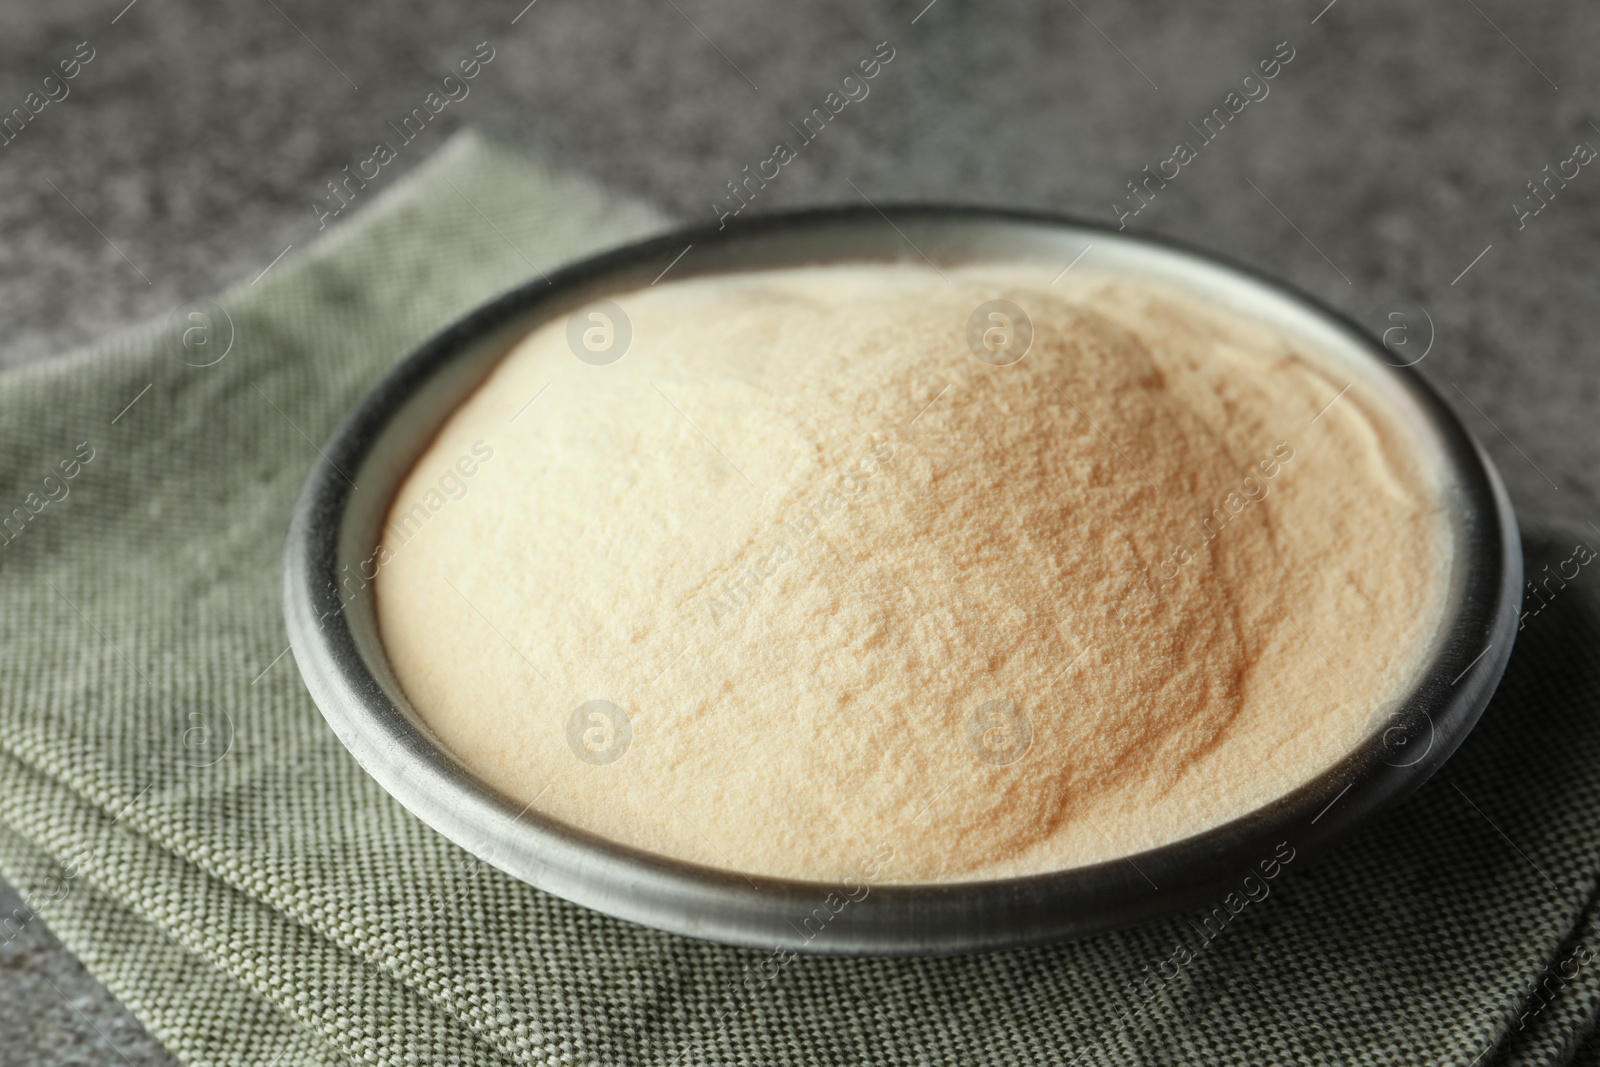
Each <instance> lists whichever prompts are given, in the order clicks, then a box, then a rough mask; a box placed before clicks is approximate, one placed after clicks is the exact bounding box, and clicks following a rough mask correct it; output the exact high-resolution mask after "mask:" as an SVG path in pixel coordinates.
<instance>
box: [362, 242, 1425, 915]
mask: <svg viewBox="0 0 1600 1067" xmlns="http://www.w3.org/2000/svg"><path fill="white" fill-rule="evenodd" d="M1050 274H1051V272H1050V271H1042V272H1041V271H1035V270H1032V269H1029V268H1025V267H1020V266H1000V265H995V266H972V267H967V268H963V269H960V270H950V269H946V270H945V271H944V272H943V274H939V273H935V272H934V271H932V270H929V269H928V268H926V267H920V266H909V265H888V264H885V265H858V266H832V267H815V268H805V269H794V270H784V271H773V272H751V273H743V274H733V275H724V276H714V277H704V278H695V279H690V280H686V281H683V282H678V283H669V282H665V281H664V282H662V283H661V284H658V285H655V286H653V287H651V288H647V289H644V290H640V291H637V292H631V293H626V294H622V295H617V296H614V297H612V298H611V301H612V304H611V305H610V306H606V307H601V308H600V309H599V310H597V311H596V310H593V309H578V310H577V311H576V312H575V313H574V315H573V317H572V319H571V320H569V319H568V318H566V317H563V318H561V319H559V320H557V321H553V322H550V323H547V324H546V325H544V326H542V327H540V328H539V329H537V330H535V331H534V332H533V333H532V334H530V335H529V336H528V337H527V338H526V339H524V340H523V341H522V342H521V343H520V344H518V345H517V346H516V347H515V348H514V349H513V350H512V352H511V353H510V354H509V355H508V356H507V357H506V358H505V359H504V360H503V361H502V362H501V364H500V365H499V366H498V367H497V368H496V369H495V371H494V372H493V373H492V374H491V375H490V377H489V378H488V379H487V381H486V382H485V383H484V384H483V385H482V386H481V387H480V388H479V389H478V390H477V391H476V392H475V393H474V394H473V395H472V396H471V398H470V399H469V400H468V401H467V402H466V403H464V404H463V405H462V406H461V408H460V409H459V410H458V411H457V412H456V413H455V414H454V415H453V416H452V418H451V419H450V420H449V421H448V422H447V423H446V424H445V426H444V428H443V429H442V430H441V432H440V433H439V434H438V436H437V438H436V439H435V441H434V442H433V444H432V446H431V447H430V448H429V450H428V451H427V452H426V453H425V454H424V455H423V457H422V458H421V460H420V461H419V462H418V463H417V465H416V467H415V469H414V470H413V471H412V472H411V473H410V475H409V476H408V478H407V479H406V481H405V482H404V483H403V485H402V487H401V489H400V491H399V492H398V494H397V495H396V498H395V501H394V504H393V507H392V510H391V512H390V515H389V522H388V524H387V526H386V528H385V531H384V536H383V541H382V543H381V544H380V545H379V546H377V551H376V553H375V554H374V566H375V567H376V569H377V578H376V597H377V608H378V619H379V623H380V627H381V631H382V634H383V640H384V642H385V646H386V649H387V652H388V654H389V657H390V659H391V660H392V662H393V666H394V669H395V672H396V674H397V677H398V679H399V681H400V683H401V685H402V687H403V688H404V690H405V692H406V694H407V696H408V697H409V698H410V700H411V701H412V703H413V705H414V706H415V708H416V709H417V711H418V713H419V714H420V715H421V717H422V718H423V720H424V721H425V722H426V723H427V725H428V726H429V727H430V728H431V729H432V730H433V732H434V733H435V734H436V736H437V737H438V738H439V740H440V741H441V742H442V743H443V744H444V745H445V746H446V747H448V748H449V749H450V750H451V751H453V752H454V753H455V754H456V755H457V757H458V758H459V759H461V760H462V761H463V762H464V763H465V764H466V765H467V766H468V767H470V768H472V769H473V770H474V772H475V773H477V774H478V775H479V776H481V777H482V778H483V779H484V780H485V781H487V782H488V783H490V784H491V785H493V786H494V787H496V788H498V789H499V790H501V791H503V792H504V793H505V794H507V795H508V796H509V797H510V798H511V799H512V800H514V801H515V802H516V803H517V804H518V805H519V806H520V805H523V804H528V805H531V807H532V808H533V809H534V810H537V811H539V812H541V813H543V814H545V815H547V816H550V817H553V818H556V819H559V820H562V821H564V822H566V823H569V824H572V825H574V826H578V827H581V828H584V829H586V830H590V831H592V832H595V833H598V834H600V835H603V836H605V837H608V838H611V839H614V840H616V841H619V842H623V843H625V844H628V845H632V846H635V847H638V848H642V849H646V850H650V851H653V852H657V853H661V854H665V855H669V856H673V857H677V858H680V859H684V860H688V861H691V862H696V863H701V864H705V865H709V866H713V867H722V868H730V869H733V870H737V871H741V872H747V873H751V874H763V875H773V876H782V877H791V878H800V879H806V880H812V881H835V880H837V879H840V878H843V877H846V876H849V875H850V874H852V873H853V872H856V873H859V872H860V871H861V870H862V868H863V867H864V866H869V865H870V866H871V867H872V872H873V873H872V877H873V880H874V881H879V882H898V883H909V882H927V881H953V880H968V879H981V878H993V877H1004V876H1012V875H1018V874H1028V873H1038V872H1042V871H1047V870H1055V869H1060V868H1064V867H1069V866H1075V865H1078V864H1083V863H1090V862H1097V861H1101V860H1106V859H1111V858H1115V857H1118V856H1124V855H1129V854H1132V853H1136V852H1138V851H1141V850H1144V849H1148V848H1152V847H1155V846H1158V845H1162V844H1165V843H1168V842H1171V841H1174V840H1177V839H1180V838H1182V837H1185V836H1188V835H1190V834H1193V833H1196V832H1198V831H1201V830H1204V829H1207V828H1210V827H1213V826H1216V825H1219V824H1221V823H1223V822H1226V821H1228V820H1229V819H1231V818H1234V817H1237V816H1239V815H1242V814H1244V813H1245V812H1247V811H1249V810H1251V809H1253V808H1255V807H1258V806H1260V805H1261V804H1263V803H1266V802H1268V801H1270V800H1272V799H1273V798H1275V797H1278V796H1281V795H1282V794H1284V793H1286V792H1288V791H1290V790H1291V789H1293V788H1295V787H1296V786H1298V785H1301V784H1303V783H1304V782H1306V781H1308V780H1309V779H1310V778H1312V777H1314V776H1315V775H1316V774H1318V773H1319V772H1321V771H1322V770H1324V769H1326V768H1327V767H1329V766H1331V765H1332V764H1333V763H1335V762H1336V761H1337V760H1339V759H1340V758H1341V757H1342V756H1344V755H1346V754H1347V753H1348V752H1350V751H1351V750H1352V749H1353V748H1354V747H1355V746H1356V745H1358V744H1359V743H1360V742H1361V741H1362V740H1363V739H1365V738H1367V737H1369V736H1371V735H1372V733H1373V731H1374V730H1375V729H1376V728H1378V727H1380V726H1381V724H1382V722H1383V718H1384V716H1385V715H1386V714H1387V713H1388V712H1389V711H1390V709H1391V708H1392V707H1393V706H1394V704H1395V702H1396V701H1397V700H1399V699H1401V698H1403V697H1404V695H1405V694H1406V693H1407V692H1408V691H1409V689H1410V686H1411V685H1412V684H1413V682H1414V678H1415V676H1416V673H1417V671H1418V669H1419V667H1420V664H1421V663H1422V662H1423V661H1424V659H1425V657H1426V655H1427V653H1428V652H1429V651H1430V649H1431V646H1432V642H1433V640H1434V636H1435V632H1436V630H1437V628H1438V622H1439V620H1440V618H1441V617H1442V615H1443V613H1444V608H1445V598H1446V591H1447V589H1448V585H1449V576H1450V568H1451V557H1452V544H1451V533H1450V527H1449V524H1448V521H1447V504H1446V490H1445V488H1444V487H1443V486H1442V485H1441V484H1440V483H1439V480H1438V476H1437V475H1436V474H1435V473H1433V470H1434V467H1433V465H1431V464H1429V463H1427V462H1424V460H1426V459H1427V457H1428V456H1429V455H1430V453H1428V452H1427V451H1426V450H1425V449H1424V448H1422V447H1421V446H1420V445H1419V443H1418V442H1417V440H1416V439H1415V438H1414V435H1413V434H1412V433H1411V432H1410V431H1409V430H1407V429H1406V427H1405V426H1404V425H1403V424H1402V422H1401V420H1399V419H1398V418H1397V417H1396V416H1395V415H1394V414H1392V410H1393V408H1392V404H1391V402H1390V401H1389V400H1388V399H1387V398H1386V397H1384V396H1381V395H1379V394H1378V393H1377V392H1376V391H1375V387H1373V386H1370V385H1368V384H1366V383H1364V382H1359V381H1358V382H1355V383H1351V382H1350V381H1349V379H1348V377H1346V376H1343V375H1341V374H1340V373H1339V372H1338V371H1334V370H1330V369H1329V367H1330V366H1331V365H1332V364H1331V363H1330V361H1329V359H1328V358H1327V357H1325V356H1319V354H1317V353H1313V352H1309V351H1306V350H1305V347H1304V346H1303V345H1301V344H1299V343H1297V342H1295V341H1292V340H1290V339H1289V338H1288V337H1286V336H1285V335H1284V334H1282V333H1280V332H1278V331H1276V330H1272V329H1268V328H1266V327H1264V326H1261V325H1258V324H1256V323H1255V322H1253V321H1251V320H1249V319H1246V318H1245V317H1243V316H1241V315H1239V314H1236V313H1233V312H1228V311H1224V310H1221V309H1218V308H1214V307H1211V306H1208V305H1206V304H1203V303H1201V302H1200V301H1199V300H1198V299H1196V298H1194V297H1192V296H1188V295H1183V294H1181V293H1180V292H1179V291H1177V290H1175V289H1170V288H1166V287H1162V286H1158V285H1156V284H1153V283H1150V282H1146V281H1141V280H1138V279H1136V278H1132V277H1127V276H1115V275H1106V274H1100V275H1095V274H1092V273H1090V272H1088V271H1087V270H1084V269H1081V268H1080V270H1079V271H1074V272H1073V273H1072V274H1071V275H1068V276H1067V277H1066V278H1064V279H1061V280H1060V282H1059V283H1057V284H1051V278H1050ZM991 301H1007V302H1010V305H1014V306H1015V307H1017V308H1020V309H1022V310H1023V311H1024V312H1025V314H1026V316H1027V319H1028V321H1029V322H1031V339H1028V338H1027V337H1026V334H1027V332H1028V331H1027V324H1026V323H1023V322H1022V321H1021V320H1019V319H1017V317H1016V316H1015V315H1014V314H1011V313H1009V312H1004V311H1002V317H1000V318H995V317H992V316H991V315H990V314H989V309H992V308H994V307H1000V308H1002V309H1004V308H1005V307H1006V305H994V304H988V302H991ZM985 305H987V308H985V307H984V306H985ZM975 311H977V312H978V314H977V315H976V316H974V312H975ZM595 316H598V317H595ZM624 317H625V318H624ZM974 318H975V319H976V325H975V326H970V325H969V319H974ZM990 331H999V332H997V333H996V332H990ZM1024 343H1026V345H1027V347H1026V354H1025V355H1023V356H1022V358H1020V359H1016V360H1015V361H1014V362H1010V360H1012V359H1013V358H1014V357H1015V355H1016V354H1017V353H1018V351H1019V350H1020V349H1021V348H1022V346H1023V344H1024ZM624 344H625V350H624V348H623V347H622V346H623V345H624ZM618 351H623V352H624V354H623V355H622V357H621V358H620V359H618V360H616V361H615V362H609V363H606V362H604V360H606V359H609V358H611V357H612V356H614V355H615V354H616V353H617V352H618ZM579 354H581V356H582V358H579ZM1002 363H1004V364H1005V365H999V364H1002Z"/></svg>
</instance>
